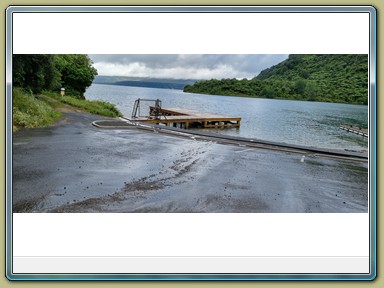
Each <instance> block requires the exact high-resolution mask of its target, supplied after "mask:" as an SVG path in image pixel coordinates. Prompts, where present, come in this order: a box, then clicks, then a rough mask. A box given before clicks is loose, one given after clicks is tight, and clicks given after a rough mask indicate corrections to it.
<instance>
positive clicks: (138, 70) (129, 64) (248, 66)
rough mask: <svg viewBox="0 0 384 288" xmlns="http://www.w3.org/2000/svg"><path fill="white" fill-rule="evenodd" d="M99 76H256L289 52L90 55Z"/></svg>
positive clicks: (201, 77)
mask: <svg viewBox="0 0 384 288" xmlns="http://www.w3.org/2000/svg"><path fill="white" fill-rule="evenodd" d="M89 56H90V58H91V59H92V60H93V61H94V66H95V67H96V69H97V70H98V73H99V75H104V76H130V77H151V78H174V79H212V78H216V79H222V78H239V79H240V78H253V77H255V76H256V75H257V74H259V73H260V71H262V70H263V69H266V68H268V67H270V66H272V65H276V64H277V63H279V62H281V61H283V60H284V59H286V58H287V55H280V54H278V55H275V54H273V55H264V54H263V55H261V54H256V55H227V54H206V55H200V54H192V55H188V54H183V55H176V54H166V55H162V54H158V55H156V54H151V55H145V54H143V55H101V54H98V55H89Z"/></svg>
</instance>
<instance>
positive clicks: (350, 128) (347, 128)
mask: <svg viewBox="0 0 384 288" xmlns="http://www.w3.org/2000/svg"><path fill="white" fill-rule="evenodd" d="M340 129H342V130H345V131H348V132H352V133H355V134H358V135H361V136H363V137H368V130H367V129H363V128H360V127H353V126H352V125H340Z"/></svg>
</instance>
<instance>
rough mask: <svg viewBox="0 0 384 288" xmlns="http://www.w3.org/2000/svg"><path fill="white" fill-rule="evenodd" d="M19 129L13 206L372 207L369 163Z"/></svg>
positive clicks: (70, 123)
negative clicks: (370, 202)
mask: <svg viewBox="0 0 384 288" xmlns="http://www.w3.org/2000/svg"><path fill="white" fill-rule="evenodd" d="M65 115H66V117H65V118H64V120H63V121H61V123H59V124H58V125H56V126H52V127H46V128H37V129H25V130H21V131H18V132H16V133H14V135H13V189H12V190H13V199H12V200H13V211H14V212H76V213H82V212H152V213H154V212H160V213H162V212H186V213H188V212H198V213H199V212H208V213H209V212H224V213H231V212H240V213H241V212H247V213H249V212H254V213H258V212H268V213H277V212H297V213H302V212H333V213H342V212H367V211H368V164H367V162H362V161H351V160H345V159H344V160H341V159H332V158H327V157H319V156H315V155H311V154H307V155H305V157H303V155H304V154H300V153H289V152H281V151H270V150H265V149H257V148H249V147H244V146H243V145H223V144H218V143H215V142H214V141H197V140H196V139H193V137H192V138H189V139H188V138H181V137H175V136H169V135H164V134H160V133H156V132H155V131H142V130H138V129H135V128H132V129H120V130H119V129H101V128H97V127H94V126H92V124H91V123H92V121H94V120H97V119H100V118H101V117H97V116H95V115H90V114H83V113H77V112H67V113H65Z"/></svg>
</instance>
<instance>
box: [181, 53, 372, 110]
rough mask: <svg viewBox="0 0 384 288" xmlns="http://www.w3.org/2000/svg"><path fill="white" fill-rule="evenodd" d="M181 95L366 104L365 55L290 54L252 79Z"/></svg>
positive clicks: (206, 85) (213, 83)
mask: <svg viewBox="0 0 384 288" xmlns="http://www.w3.org/2000/svg"><path fill="white" fill-rule="evenodd" d="M184 92H191V93H201V94H216V95H233V96H246V97H258V98H276V99H294V100H308V101H323V102H339V103H356V104H367V103H368V55H365V54H364V55H339V54H337V55H290V56H289V58H288V59H286V60H285V61H283V62H281V63H279V64H277V65H275V66H272V67H271V68H268V69H265V70H263V71H262V72H261V73H260V74H259V75H258V76H257V77H255V78H253V79H251V80H247V79H243V80H237V79H222V80H216V79H212V80H208V81H199V82H196V83H195V84H193V85H187V86H185V87H184Z"/></svg>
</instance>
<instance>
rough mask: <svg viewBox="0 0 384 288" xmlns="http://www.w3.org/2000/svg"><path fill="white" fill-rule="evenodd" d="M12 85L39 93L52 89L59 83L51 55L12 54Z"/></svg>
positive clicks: (58, 74)
mask: <svg viewBox="0 0 384 288" xmlns="http://www.w3.org/2000/svg"><path fill="white" fill-rule="evenodd" d="M12 72H13V85H14V86H18V87H22V88H24V89H27V90H31V91H32V92H33V93H35V94H37V93H40V92H41V91H42V90H51V89H54V87H56V86H57V85H59V83H60V73H59V71H58V70H57V69H56V66H55V59H54V56H53V55H47V54H45V55H44V54H41V55H40V54H14V55H13V56H12Z"/></svg>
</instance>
